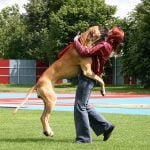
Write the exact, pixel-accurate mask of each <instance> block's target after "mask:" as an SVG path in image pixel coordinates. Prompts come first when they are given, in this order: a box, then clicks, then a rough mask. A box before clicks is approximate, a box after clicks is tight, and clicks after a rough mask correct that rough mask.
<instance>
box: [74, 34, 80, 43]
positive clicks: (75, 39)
mask: <svg viewBox="0 0 150 150" xmlns="http://www.w3.org/2000/svg"><path fill="white" fill-rule="evenodd" d="M79 38H80V32H78V33H77V35H76V36H75V37H74V41H77V40H78V39H79Z"/></svg>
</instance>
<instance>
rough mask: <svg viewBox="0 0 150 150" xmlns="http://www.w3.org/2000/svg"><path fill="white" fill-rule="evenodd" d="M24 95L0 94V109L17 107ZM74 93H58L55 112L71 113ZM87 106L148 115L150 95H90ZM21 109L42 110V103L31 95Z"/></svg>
mask: <svg viewBox="0 0 150 150" xmlns="http://www.w3.org/2000/svg"><path fill="white" fill-rule="evenodd" d="M25 95H26V93H0V107H4V108H13V107H16V106H18V104H20V103H21V101H22V100H23V99H24V97H25ZM74 96H75V95H74V93H58V94H57V97H58V100H57V103H56V107H55V109H54V110H55V111H73V104H74ZM89 104H90V105H91V106H94V107H95V109H96V110H97V111H99V112H102V113H120V114H140V115H150V94H121V93H120V94H108V95H107V96H105V97H102V96H100V95H99V94H97V93H92V95H91V98H90V101H89ZM22 109H30V110H42V109H43V102H42V101H41V100H40V99H38V98H37V95H36V94H35V93H33V94H32V95H31V98H30V99H29V101H28V103H27V104H25V105H24V107H23V108H22Z"/></svg>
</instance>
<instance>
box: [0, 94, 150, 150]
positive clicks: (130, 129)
mask: <svg viewBox="0 0 150 150" xmlns="http://www.w3.org/2000/svg"><path fill="white" fill-rule="evenodd" d="M24 96H25V93H0V107H1V108H0V134H1V136H0V149H1V150H5V149H9V150H12V149H15V150H16V149H22V150H28V149H31V150H33V149H39V150H46V149H50V150H59V149H61V150H75V149H76V150H77V149H79V150H80V149H81V150H82V149H87V150H91V149H94V150H130V149H131V150H149V147H150V108H149V105H150V95H149V94H143V95H142V94H138V95H136V94H108V95H107V96H106V97H101V96H99V94H97V93H93V94H92V96H91V98H90V105H91V106H94V107H95V108H96V109H97V111H99V112H102V113H103V115H104V116H105V117H106V118H107V119H108V120H109V121H111V122H112V123H113V124H115V125H116V129H115V131H114V133H113V135H112V137H111V138H110V140H109V141H107V142H103V141H102V139H103V137H102V136H100V137H97V136H95V135H94V133H93V132H92V131H91V132H92V137H93V143H92V144H82V145H81V144H80V145H78V144H75V143H74V138H75V130H74V121H73V103H74V93H65V94H64V93H63V94H62V93H58V94H57V96H58V101H57V104H56V107H55V110H54V111H53V113H52V116H51V118H50V125H51V127H52V128H53V130H54V132H55V136H54V137H45V136H44V135H43V134H42V126H41V123H40V119H39V118H40V115H41V113H42V109H43V103H42V101H41V100H40V99H37V96H36V94H35V93H34V94H32V96H31V98H30V100H29V102H28V104H26V105H25V106H24V107H23V108H22V109H21V110H19V112H18V113H17V114H16V115H13V114H12V112H13V110H14V107H16V106H17V105H18V104H19V103H20V102H21V101H22V100H23V98H24Z"/></svg>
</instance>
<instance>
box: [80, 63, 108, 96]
mask: <svg viewBox="0 0 150 150" xmlns="http://www.w3.org/2000/svg"><path fill="white" fill-rule="evenodd" d="M81 69H82V71H83V74H84V75H85V76H87V77H88V78H91V79H93V80H96V81H98V82H99V83H100V84H101V91H100V92H101V95H102V96H104V95H106V92H105V83H104V81H103V79H102V78H101V77H100V76H98V75H96V74H95V73H94V72H93V71H92V70H91V64H89V63H86V64H85V63H84V64H81Z"/></svg>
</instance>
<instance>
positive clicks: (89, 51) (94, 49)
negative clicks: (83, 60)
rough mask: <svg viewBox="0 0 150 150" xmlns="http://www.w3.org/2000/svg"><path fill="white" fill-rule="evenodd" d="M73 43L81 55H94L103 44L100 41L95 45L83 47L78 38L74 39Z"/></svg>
mask: <svg viewBox="0 0 150 150" xmlns="http://www.w3.org/2000/svg"><path fill="white" fill-rule="evenodd" d="M74 45H75V47H76V49H77V51H78V53H79V54H80V55H82V56H94V55H96V54H97V52H98V51H99V50H100V48H102V47H103V46H104V45H103V44H102V43H98V44H97V45H95V46H92V47H89V48H86V47H84V46H83V45H82V44H81V43H80V42H79V40H78V39H74Z"/></svg>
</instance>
